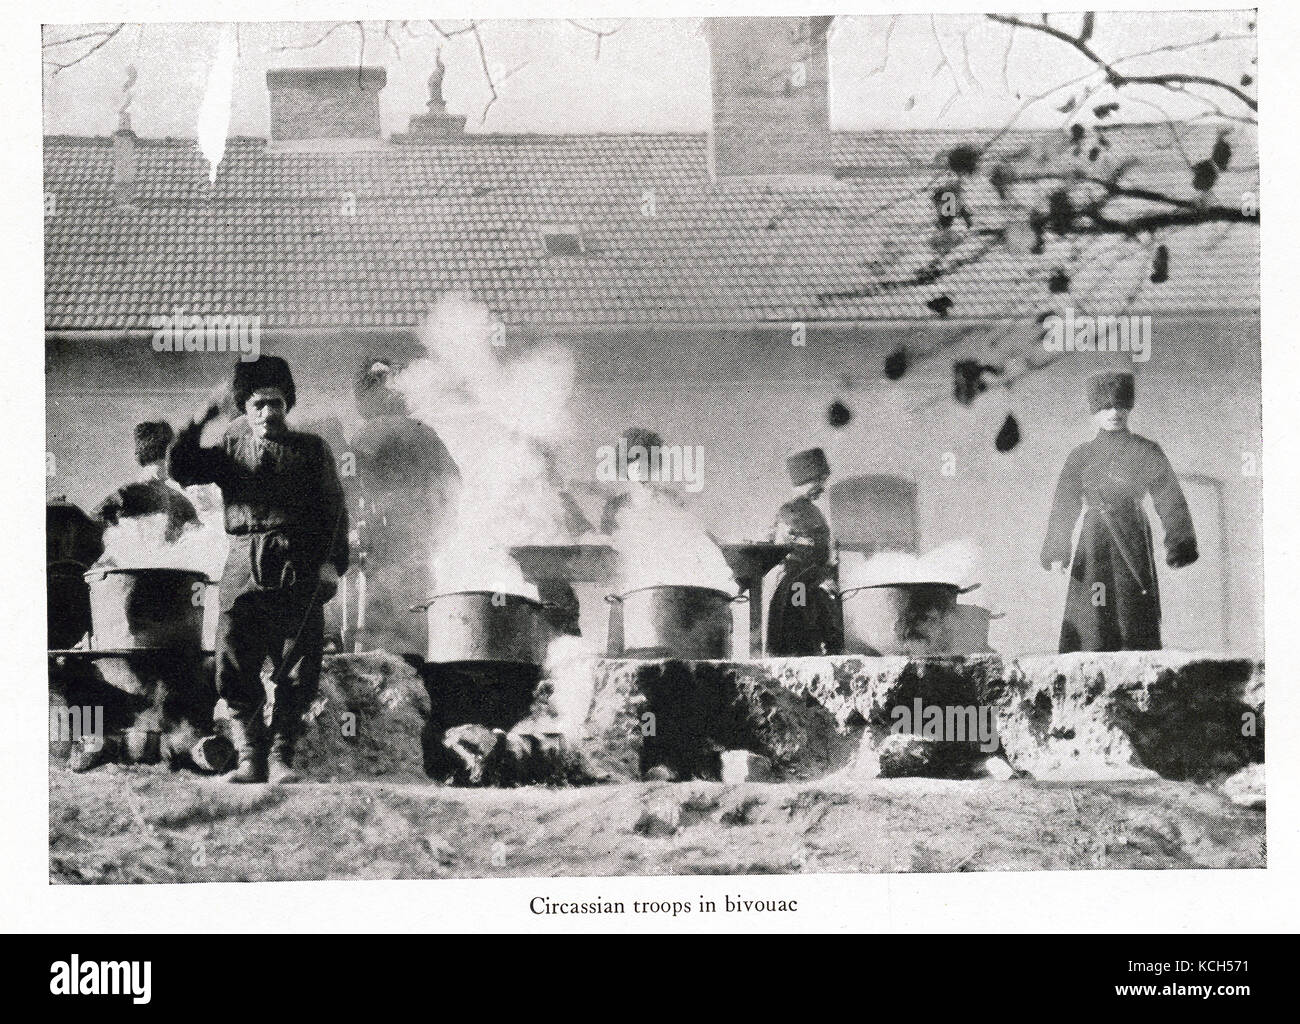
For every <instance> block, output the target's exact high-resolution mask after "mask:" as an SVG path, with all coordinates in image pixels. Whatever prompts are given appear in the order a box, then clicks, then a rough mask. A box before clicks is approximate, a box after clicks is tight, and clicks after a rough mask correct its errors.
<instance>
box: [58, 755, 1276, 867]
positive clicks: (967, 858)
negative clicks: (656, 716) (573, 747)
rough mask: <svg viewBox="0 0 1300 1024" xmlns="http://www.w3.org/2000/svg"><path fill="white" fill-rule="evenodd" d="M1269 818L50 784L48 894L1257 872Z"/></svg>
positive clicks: (156, 779)
mask: <svg viewBox="0 0 1300 1024" xmlns="http://www.w3.org/2000/svg"><path fill="white" fill-rule="evenodd" d="M1264 864H1265V839H1264V814H1263V813H1262V812H1261V811H1254V810H1245V809H1242V808H1239V807H1236V806H1234V805H1233V804H1232V803H1230V802H1229V801H1228V800H1226V799H1225V798H1224V797H1223V796H1222V795H1220V794H1219V793H1218V792H1216V791H1214V790H1211V789H1208V788H1205V787H1203V786H1198V785H1195V784H1192V783H1181V782H1168V781H1161V780H1156V781H1150V782H1122V783H1121V782H1111V783H1073V784H1068V785H1067V784H1065V783H1042V782H1033V781H1028V780H1013V781H1007V782H999V781H979V782H953V781H944V780H939V779H918V778H913V779H892V780H884V779H881V780H873V781H869V782H863V781H850V780H848V779H836V778H830V779H823V780H821V781H820V782H817V783H803V784H781V785H765V784H759V783H746V784H744V785H731V786H728V785H723V784H721V783H715V782H684V783H641V784H625V785H609V786H595V787H590V788H583V789H544V788H536V787H534V788H522V789H501V790H468V789H452V788H448V787H442V786H436V785H433V784H430V783H427V782H408V783H399V782H379V781H374V782H365V781H350V782H335V783H303V784H300V785H294V786H281V787H269V786H254V787H248V786H235V785H231V784H229V783H225V782H222V781H221V780H219V779H210V778H201V777H197V776H193V775H188V774H172V773H170V772H168V771H167V770H166V769H164V768H157V767H155V768H142V767H122V766H115V765H112V766H105V767H101V768H98V769H96V770H94V771H92V772H89V773H86V774H84V775H76V774H73V773H72V772H70V771H68V770H67V769H66V768H64V767H53V768H51V770H50V880H51V881H52V882H56V883H123V882H215V881H261V880H282V879H326V878H349V879H351V878H446V877H456V878H465V877H495V876H558V875H588V876H607V875H652V874H780V873H788V872H846V871H852V872H887V871H891V872H892V871H897V872H904V871H920V872H937V871H1023V870H1074V869H1088V868H1252V867H1263V866H1264Z"/></svg>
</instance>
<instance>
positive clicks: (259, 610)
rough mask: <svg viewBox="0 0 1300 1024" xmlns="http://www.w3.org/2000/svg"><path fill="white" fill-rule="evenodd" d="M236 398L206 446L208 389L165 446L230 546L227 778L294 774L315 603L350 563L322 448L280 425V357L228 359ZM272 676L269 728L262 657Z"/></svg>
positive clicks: (224, 598) (283, 393)
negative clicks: (232, 756) (207, 493)
mask: <svg viewBox="0 0 1300 1024" xmlns="http://www.w3.org/2000/svg"><path fill="white" fill-rule="evenodd" d="M231 390H232V392H233V396H232V397H233V400H234V405H235V407H236V408H237V409H239V411H240V412H242V413H244V415H243V416H241V417H239V418H237V419H236V420H234V421H233V422H232V423H231V424H230V426H229V427H228V428H227V430H226V433H225V435H224V436H223V437H222V439H221V442H220V443H219V444H218V445H217V446H216V447H213V448H204V447H202V446H201V443H200V442H201V436H202V433H203V428H204V427H205V426H206V425H207V424H208V423H210V422H211V421H212V420H213V419H215V418H216V417H217V415H218V413H219V411H220V409H221V405H222V400H221V399H220V398H217V397H214V398H213V399H212V400H211V401H210V402H209V403H208V404H207V406H206V407H205V408H204V409H203V410H202V411H201V412H200V413H199V414H198V416H197V418H196V419H194V420H192V421H191V422H190V423H189V424H187V425H186V426H185V427H184V428H183V429H182V430H181V432H180V434H179V435H178V436H177V438H176V442H175V444H173V445H172V449H171V473H172V476H173V477H174V478H175V479H176V480H177V481H178V482H179V483H181V484H183V485H188V484H203V483H214V484H216V485H217V486H218V487H219V488H221V495H222V498H223V499H224V502H225V519H226V532H227V533H228V534H230V536H231V544H230V554H229V556H228V557H227V559H226V567H225V570H224V571H223V573H222V576H221V588H220V612H221V616H220V619H219V621H218V625H217V692H218V693H219V694H220V696H222V697H223V698H225V701H226V704H227V705H228V706H229V707H230V712H231V715H232V722H231V731H232V735H231V739H232V740H233V741H234V744H235V749H236V752H237V753H238V756H239V766H238V768H236V770H235V771H234V772H233V773H232V774H231V775H230V781H232V782H266V781H268V779H269V781H272V782H295V781H297V778H298V777H297V775H296V774H295V773H294V770H293V750H294V740H295V738H296V736H297V734H298V732H299V730H300V729H301V726H302V717H303V714H304V712H305V711H306V710H307V709H308V707H309V706H310V705H311V702H312V700H313V699H314V698H315V695H316V689H317V686H318V684H319V682H320V669H321V649H322V644H323V632H324V617H323V614H322V606H323V605H324V603H325V602H326V601H328V600H329V599H330V598H331V597H332V596H333V594H334V592H335V590H336V589H337V588H338V580H339V576H340V575H341V574H342V573H344V572H346V571H347V567H348V521H347V509H346V506H345V504H344V500H343V492H342V489H341V487H340V485H339V480H338V474H337V472H336V470H335V466H334V456H333V455H332V453H331V452H330V450H329V446H328V445H327V444H326V443H325V442H324V441H323V440H321V439H320V438H319V437H317V436H316V435H315V434H307V433H302V432H299V431H296V430H292V429H290V427H289V426H288V424H287V423H286V422H285V416H286V414H287V413H288V412H289V410H290V409H292V408H293V405H294V401H295V398H296V391H295V389H294V383H293V376H292V375H291V374H290V372H289V364H288V363H286V362H285V361H284V360H283V359H281V358H279V357H278V356H262V357H261V358H259V359H255V360H253V361H251V362H240V363H237V364H236V366H235V377H234V382H233V386H232V388H231ZM268 656H269V657H270V658H271V663H272V666H273V670H272V671H273V676H272V678H273V681H274V683H275V693H274V698H273V700H274V705H273V708H272V715H271V736H270V741H269V748H270V749H269V756H270V764H269V765H268V737H267V734H266V728H265V721H264V717H263V705H264V702H265V699H266V692H265V688H264V686H263V683H262V678H261V675H262V664H263V662H264V661H265V660H266V658H267V657H268Z"/></svg>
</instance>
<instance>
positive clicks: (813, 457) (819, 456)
mask: <svg viewBox="0 0 1300 1024" xmlns="http://www.w3.org/2000/svg"><path fill="white" fill-rule="evenodd" d="M785 471H786V472H787V473H789V474H790V483H792V484H793V485H794V486H795V487H802V486H803V485H804V484H809V483H812V482H813V481H814V480H816V479H817V478H818V477H821V476H830V475H831V464H830V463H829V462H827V461H826V453H825V452H824V451H822V450H821V449H820V448H809V449H807V450H805V451H802V452H795V453H794V454H793V455H791V456H790V457H789V458H788V459H786V460H785Z"/></svg>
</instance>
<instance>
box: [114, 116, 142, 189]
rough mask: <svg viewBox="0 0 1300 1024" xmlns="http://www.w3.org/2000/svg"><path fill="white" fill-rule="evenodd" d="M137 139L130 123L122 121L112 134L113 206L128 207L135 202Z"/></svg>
mask: <svg viewBox="0 0 1300 1024" xmlns="http://www.w3.org/2000/svg"><path fill="white" fill-rule="evenodd" d="M138 142H139V139H138V138H137V137H136V134H135V132H133V131H132V130H131V127H130V122H129V121H126V120H125V119H123V123H122V126H121V127H119V128H118V130H117V131H115V132H114V133H113V204H114V205H115V206H130V205H131V203H132V202H134V200H135V171H136V155H135V149H136V144H137V143H138Z"/></svg>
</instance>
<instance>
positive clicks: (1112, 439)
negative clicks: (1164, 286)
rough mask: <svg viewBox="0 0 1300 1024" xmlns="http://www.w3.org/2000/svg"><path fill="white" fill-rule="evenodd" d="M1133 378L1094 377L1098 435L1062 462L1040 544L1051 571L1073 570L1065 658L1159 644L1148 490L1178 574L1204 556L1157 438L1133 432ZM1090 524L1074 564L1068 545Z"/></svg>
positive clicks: (1092, 403) (1091, 400) (1091, 404)
mask: <svg viewBox="0 0 1300 1024" xmlns="http://www.w3.org/2000/svg"><path fill="white" fill-rule="evenodd" d="M1133 400H1134V384H1133V374H1131V373H1099V374H1095V375H1094V376H1092V377H1090V378H1089V379H1088V408H1089V409H1090V410H1091V411H1092V418H1093V421H1094V422H1095V423H1096V425H1097V428H1098V431H1097V436H1096V437H1095V438H1093V439H1092V440H1091V441H1087V442H1085V443H1084V444H1081V445H1079V447H1077V448H1076V449H1074V451H1072V452H1071V453H1070V454H1069V456H1068V457H1067V458H1066V460H1065V468H1064V469H1062V470H1061V478H1060V480H1059V481H1058V482H1057V485H1056V495H1055V497H1054V498H1053V499H1052V512H1051V516H1050V518H1049V520H1048V524H1047V537H1046V539H1045V540H1044V541H1043V550H1042V555H1041V559H1042V564H1043V568H1044V569H1054V568H1059V569H1064V567H1065V566H1066V565H1068V566H1069V568H1070V588H1069V592H1068V595H1067V597H1066V602H1065V620H1064V622H1062V624H1061V639H1060V650H1061V653H1063V654H1064V653H1067V652H1070V651H1152V650H1159V648H1160V590H1159V586H1158V583H1157V579H1156V563H1155V553H1154V550H1153V543H1152V539H1151V524H1150V523H1149V522H1148V521H1147V516H1146V512H1145V511H1144V510H1143V508H1142V500H1143V498H1145V497H1146V495H1147V494H1150V495H1151V498H1152V500H1153V502H1154V504H1155V509H1156V514H1157V515H1159V516H1160V521H1161V523H1163V524H1164V528H1165V562H1166V563H1167V564H1168V565H1169V566H1170V568H1173V569H1180V568H1182V567H1183V566H1185V565H1191V564H1192V563H1193V562H1195V561H1196V559H1197V549H1196V531H1195V530H1194V529H1193V527H1192V517H1191V514H1190V513H1189V512H1188V509H1187V501H1186V500H1185V499H1184V497H1183V490H1182V488H1181V487H1180V486H1179V484H1178V477H1177V475H1175V473H1174V470H1173V467H1172V466H1170V465H1169V460H1168V459H1167V458H1166V457H1165V453H1164V452H1163V451H1161V450H1160V446H1159V445H1158V444H1156V443H1155V442H1154V441H1151V440H1148V439H1147V438H1145V437H1142V436H1140V435H1138V434H1133V433H1130V432H1129V429H1128V416H1129V411H1130V410H1131V409H1132V408H1133ZM1080 514H1082V516H1083V525H1082V528H1081V530H1080V533H1079V542H1078V544H1077V545H1076V546H1075V548H1074V553H1073V560H1072V559H1071V552H1070V540H1071V538H1072V536H1073V535H1074V528H1075V525H1076V524H1077V523H1078V521H1079V516H1080Z"/></svg>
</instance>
